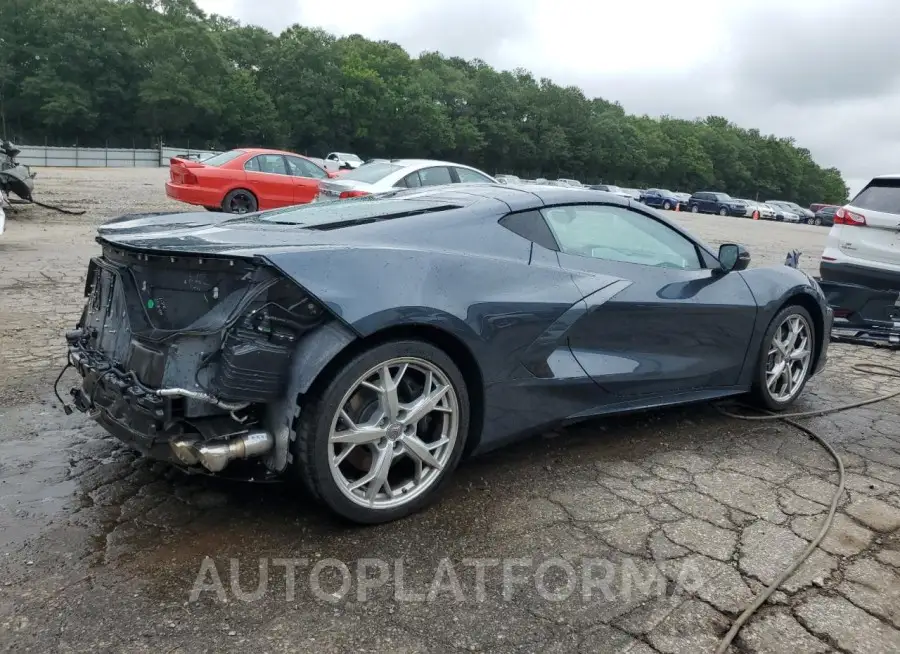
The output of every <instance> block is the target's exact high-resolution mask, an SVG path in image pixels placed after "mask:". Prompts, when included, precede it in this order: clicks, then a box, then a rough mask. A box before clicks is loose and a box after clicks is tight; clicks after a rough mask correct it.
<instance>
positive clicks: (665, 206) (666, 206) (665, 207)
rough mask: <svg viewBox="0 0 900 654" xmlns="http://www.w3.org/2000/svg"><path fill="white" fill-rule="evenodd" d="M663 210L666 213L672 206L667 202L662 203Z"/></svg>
mask: <svg viewBox="0 0 900 654" xmlns="http://www.w3.org/2000/svg"><path fill="white" fill-rule="evenodd" d="M663 209H665V210H666V211H670V210H671V209H672V205H671V204H669V203H668V202H663Z"/></svg>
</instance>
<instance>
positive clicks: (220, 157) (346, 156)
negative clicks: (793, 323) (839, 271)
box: [166, 148, 838, 225]
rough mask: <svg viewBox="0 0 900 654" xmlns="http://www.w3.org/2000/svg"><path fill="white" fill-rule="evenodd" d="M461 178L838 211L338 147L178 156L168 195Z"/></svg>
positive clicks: (767, 216) (381, 187) (292, 197)
mask: <svg viewBox="0 0 900 654" xmlns="http://www.w3.org/2000/svg"><path fill="white" fill-rule="evenodd" d="M457 183H485V184H492V183H500V184H537V185H542V186H556V187H566V188H582V189H592V190H598V191H605V192H607V193H613V194H615V195H618V196H620V197H624V198H629V199H634V200H638V201H640V202H642V203H644V204H646V205H647V206H650V207H655V208H658V209H664V210H681V211H691V212H693V213H709V214H719V215H721V216H742V217H743V216H746V217H755V218H760V219H763V220H779V221H785V222H803V223H812V224H816V225H831V224H833V222H834V213H835V211H836V210H837V209H838V208H837V207H833V206H830V205H814V206H817V207H818V211H816V212H813V211H811V210H810V209H803V208H802V207H800V206H798V205H797V204H796V203H794V202H788V201H784V200H769V201H767V202H758V201H755V200H745V199H740V198H733V197H731V196H730V195H728V194H727V193H721V192H716V191H700V192H697V193H694V194H689V193H683V192H673V191H670V190H668V189H662V188H650V189H633V188H626V187H621V186H616V185H614V184H593V185H585V184H582V183H581V182H580V181H578V180H576V179H569V178H560V179H555V180H548V179H545V178H537V179H534V180H526V179H522V178H520V177H518V176H517V175H511V174H500V175H497V176H496V177H491V176H490V175H488V174H487V173H484V172H482V171H480V170H478V169H476V168H472V167H471V166H465V165H462V164H456V163H451V162H446V161H434V160H429V159H369V160H367V161H363V160H362V159H361V158H360V157H358V156H357V155H355V154H352V153H346V152H331V153H329V154H328V155H326V157H325V158H324V159H317V158H314V157H306V156H301V155H299V154H295V153H292V152H284V151H280V150H267V149H261V148H241V149H236V150H230V151H228V152H223V153H220V154H217V155H214V156H212V157H209V158H206V159H203V160H200V161H196V160H194V159H191V158H187V157H173V158H172V159H171V160H170V166H169V181H168V182H166V194H167V195H168V196H169V197H171V198H173V199H176V200H179V201H182V202H186V203H188V204H194V205H199V206H202V207H205V208H207V209H208V210H210V211H224V212H226V213H241V214H242V213H252V212H254V211H260V210H266V209H275V208H279V207H286V206H290V205H295V204H306V203H309V202H316V201H328V200H340V199H346V198H353V197H360V196H364V195H370V194H374V193H385V192H388V191H391V190H396V189H398V188H401V189H403V188H419V187H424V186H438V185H442V184H457Z"/></svg>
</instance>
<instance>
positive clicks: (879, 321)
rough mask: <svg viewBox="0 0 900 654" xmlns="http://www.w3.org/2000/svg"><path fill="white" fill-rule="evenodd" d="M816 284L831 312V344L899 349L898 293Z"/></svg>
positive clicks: (849, 285)
mask: <svg viewBox="0 0 900 654" xmlns="http://www.w3.org/2000/svg"><path fill="white" fill-rule="evenodd" d="M817 281H818V282H819V286H821V287H822V291H823V292H824V293H825V297H826V298H827V299H828V305H829V306H830V307H831V308H832V309H833V310H834V323H833V325H832V328H831V338H832V340H833V341H843V342H848V343H859V344H863V345H877V346H883V347H890V348H900V290H880V289H873V288H869V287H867V286H860V285H858V284H847V283H842V282H830V281H822V280H817Z"/></svg>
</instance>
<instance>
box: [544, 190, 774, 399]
mask: <svg viewBox="0 0 900 654" xmlns="http://www.w3.org/2000/svg"><path fill="white" fill-rule="evenodd" d="M541 212H542V214H543V215H544V217H545V219H546V221H547V223H548V225H549V227H550V229H551V231H552V232H553V234H554V237H555V238H556V241H557V243H558V244H559V252H558V255H557V256H558V258H559V264H560V265H561V266H562V267H563V268H566V269H568V270H570V271H572V273H573V277H574V278H575V279H576V283H579V286H580V287H583V288H584V290H585V292H587V293H588V295H587V297H586V298H585V301H586V303H587V305H588V314H587V315H586V316H585V317H584V318H582V319H581V320H580V321H579V322H578V323H577V324H576V325H575V327H574V328H573V329H572V331H571V332H570V334H569V345H570V347H571V348H572V352H573V354H574V355H575V358H576V359H577V360H578V362H579V363H580V364H581V366H582V367H583V368H584V370H585V371H586V372H587V373H588V374H589V375H590V376H591V377H592V378H593V379H594V381H596V382H597V384H599V385H600V386H601V387H602V388H603V389H604V390H606V391H607V392H608V393H610V394H611V395H612V396H613V397H618V398H621V399H622V400H623V401H625V400H627V399H629V398H634V397H639V396H649V395H670V394H673V393H680V392H686V391H696V390H700V389H713V388H718V389H721V388H728V387H732V386H734V385H735V384H737V382H738V378H739V376H740V373H741V369H742V368H743V365H744V361H745V359H746V356H747V348H748V345H749V343H750V339H751V336H752V334H753V329H754V322H755V318H756V312H757V307H756V302H755V300H754V298H753V295H752V293H751V292H750V289H749V287H748V286H747V284H746V282H745V281H744V279H743V277H742V276H741V274H740V273H739V272H732V273H727V274H724V273H722V271H721V269H717V266H718V262H717V261H716V260H715V258H714V257H712V256H711V255H709V253H707V252H705V251H703V250H702V249H701V248H699V247H698V246H697V245H696V244H695V243H694V242H693V241H692V240H690V239H689V238H688V237H687V236H686V235H684V234H683V233H681V232H680V231H678V230H677V229H675V228H673V227H671V226H669V225H668V224H666V223H665V222H662V221H660V220H658V219H657V218H655V217H653V216H651V215H649V214H647V213H644V212H641V211H639V210H637V209H634V208H626V207H621V206H612V205H597V204H593V205H569V206H561V207H549V208H544V209H542V210H541ZM714 266H715V268H714ZM579 275H581V276H582V277H583V276H585V275H586V276H587V279H583V281H581V282H578V281H577V279H578V276H579ZM595 275H598V276H615V277H619V278H623V279H624V280H627V282H630V284H627V287H625V288H624V289H623V290H621V291H619V292H618V293H617V294H614V295H612V297H607V296H608V295H609V294H608V293H605V292H604V290H603V289H600V290H599V291H598V292H597V293H593V294H592V293H590V291H591V287H590V278H591V276H595ZM627 282H623V284H622V285H623V286H624V285H625V284H626V283H627Z"/></svg>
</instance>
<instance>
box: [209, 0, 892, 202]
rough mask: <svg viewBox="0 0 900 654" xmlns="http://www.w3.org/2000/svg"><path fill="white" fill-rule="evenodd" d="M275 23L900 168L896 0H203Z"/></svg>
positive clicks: (849, 161) (212, 9)
mask: <svg viewBox="0 0 900 654" xmlns="http://www.w3.org/2000/svg"><path fill="white" fill-rule="evenodd" d="M197 2H198V4H199V5H200V6H201V7H202V8H203V9H204V10H205V11H207V12H209V13H218V14H223V15H228V16H233V17H234V18H237V19H239V20H241V21H242V22H244V23H251V24H256V25H261V26H263V27H266V28H268V29H270V30H272V31H273V32H276V33H277V32H279V31H281V30H282V29H284V28H285V27H287V26H289V25H291V24H293V23H300V24H302V25H305V26H309V27H322V28H324V29H326V30H328V31H329V32H332V33H334V34H337V35H346V34H352V33H358V34H362V35H364V36H366V37H368V38H372V39H388V40H391V41H394V42H396V43H399V44H400V45H402V46H403V47H405V48H406V49H407V50H408V51H409V52H410V53H412V54H414V55H415V54H418V53H419V52H421V51H423V50H439V51H441V52H443V53H444V54H446V55H456V56H461V57H465V58H467V59H471V58H474V57H478V58H481V59H483V60H484V61H486V62H488V63H489V64H491V65H492V66H494V67H496V68H502V69H509V68H516V67H519V66H521V67H524V68H527V69H529V70H531V71H532V72H533V73H534V74H535V75H536V76H539V77H550V78H552V79H553V80H554V81H556V82H557V83H559V84H564V85H568V84H574V85H577V86H580V87H581V88H582V89H584V91H585V93H586V94H587V95H589V96H601V97H603V98H606V99H609V100H617V101H619V102H621V103H622V104H623V105H624V107H625V109H626V110H627V111H629V112H631V113H648V114H651V115H662V114H669V115H673V116H679V117H685V118H693V117H697V116H706V115H709V114H716V115H721V116H725V117H727V118H728V119H730V120H732V121H734V122H736V123H738V124H740V125H742V126H744V127H756V128H758V129H760V130H762V131H763V132H767V133H774V134H777V135H778V136H793V137H794V138H796V139H797V142H798V144H799V145H801V146H802V147H806V148H809V150H810V151H811V152H812V153H813V156H814V158H815V159H816V160H817V161H818V162H819V163H820V164H822V165H824V166H837V167H838V168H839V169H840V170H841V171H842V172H843V174H844V177H845V179H847V181H848V183H849V184H850V187H851V192H852V191H855V190H857V189H858V188H859V187H860V186H861V185H862V184H863V183H865V181H867V180H868V178H869V177H871V176H872V175H876V174H883V173H888V172H891V173H900V65H898V62H900V38H898V36H900V1H898V0H681V1H680V2H677V3H675V2H670V1H668V0H627V1H626V2H620V1H616V2H612V1H610V0H606V1H602V0H594V1H593V2H591V1H589V0H488V1H487V2H483V1H481V0H334V1H332V2H327V1H314V0H197Z"/></svg>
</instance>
